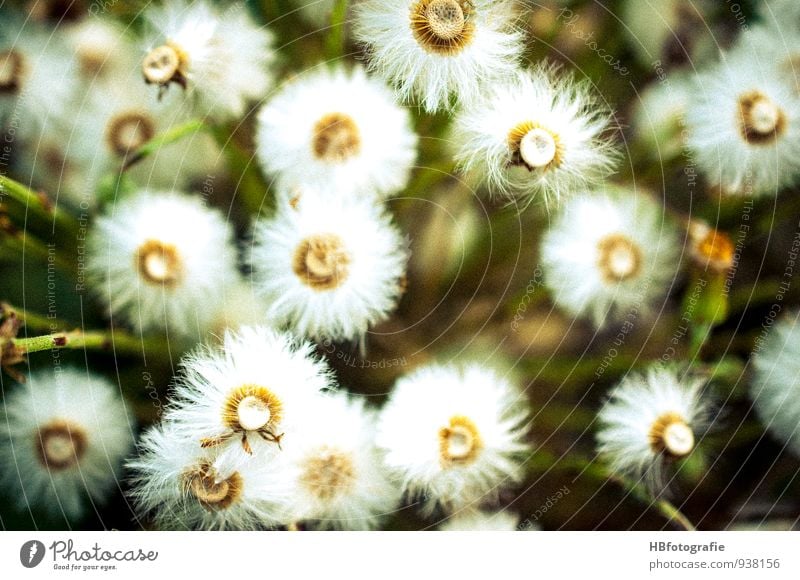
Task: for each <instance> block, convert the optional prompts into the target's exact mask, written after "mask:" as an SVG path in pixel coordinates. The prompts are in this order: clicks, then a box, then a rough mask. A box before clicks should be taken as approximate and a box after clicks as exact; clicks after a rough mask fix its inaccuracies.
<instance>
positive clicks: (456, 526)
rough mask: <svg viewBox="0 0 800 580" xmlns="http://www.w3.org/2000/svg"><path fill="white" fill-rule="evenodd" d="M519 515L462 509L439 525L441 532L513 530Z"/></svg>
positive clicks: (515, 527) (517, 522)
mask: <svg viewBox="0 0 800 580" xmlns="http://www.w3.org/2000/svg"><path fill="white" fill-rule="evenodd" d="M518 525H519V516H518V515H517V514H515V513H512V512H510V511H507V510H504V511H499V512H496V513H488V512H484V511H480V510H476V509H471V508H467V509H463V510H460V511H458V512H457V513H455V514H453V515H452V516H450V517H449V518H447V519H446V520H445V521H444V522H443V523H442V524H440V525H439V530H440V531H442V532H514V531H516V530H517V526H518Z"/></svg>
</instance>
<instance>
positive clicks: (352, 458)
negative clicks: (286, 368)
mask: <svg viewBox="0 0 800 580" xmlns="http://www.w3.org/2000/svg"><path fill="white" fill-rule="evenodd" d="M374 439H375V417H374V413H373V412H372V411H368V410H366V409H365V408H364V401H363V400H359V399H355V398H350V397H348V396H347V395H344V394H336V395H332V396H330V397H325V398H321V399H320V401H319V402H318V403H317V404H315V405H314V406H313V410H312V413H311V415H310V416H309V418H308V420H306V422H305V427H304V430H303V433H302V436H300V437H298V438H297V442H296V443H295V445H293V446H291V447H290V448H288V449H287V454H286V457H285V460H286V463H287V467H286V469H287V471H288V472H289V473H290V474H291V475H290V477H291V479H292V482H293V486H292V488H293V490H294V492H293V494H292V499H291V509H290V513H291V514H292V519H293V520H295V521H310V522H311V523H312V525H315V527H319V528H335V529H347V530H363V529H372V528H375V527H376V526H377V525H378V524H379V523H380V521H381V517H382V516H384V517H385V516H387V515H390V514H391V513H392V512H393V511H394V510H395V509H396V508H397V506H398V503H399V501H400V495H401V493H400V490H399V489H397V487H396V486H395V485H394V484H393V483H391V482H390V481H389V480H388V478H387V474H386V473H385V471H386V467H385V466H384V465H383V463H382V461H381V456H380V454H379V453H378V451H377V449H376V448H375V443H374ZM282 459H283V458H282Z"/></svg>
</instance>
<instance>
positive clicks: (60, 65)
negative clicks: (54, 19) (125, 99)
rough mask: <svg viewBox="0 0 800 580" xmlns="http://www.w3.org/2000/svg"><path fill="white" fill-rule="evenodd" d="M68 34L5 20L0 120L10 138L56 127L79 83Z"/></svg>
mask: <svg viewBox="0 0 800 580" xmlns="http://www.w3.org/2000/svg"><path fill="white" fill-rule="evenodd" d="M76 68H77V67H76V66H75V61H74V60H73V59H72V58H70V52H69V50H68V49H67V48H66V46H65V45H64V43H63V39H61V38H60V37H58V35H54V34H51V33H50V32H49V31H47V30H44V29H40V28H39V27H38V26H36V25H33V24H30V23H27V24H25V25H23V23H22V22H19V21H15V20H14V19H11V22H2V23H0V124H1V125H2V126H4V127H5V128H6V131H7V134H8V136H7V137H6V138H7V139H8V138H11V139H20V140H21V141H23V142H28V143H35V142H36V141H37V140H38V139H39V138H41V137H42V135H43V134H44V135H46V134H47V133H48V132H49V131H53V130H54V125H55V124H56V123H55V122H56V120H58V119H60V118H62V117H63V116H64V113H65V110H66V109H67V108H68V107H70V106H71V103H72V98H73V96H74V94H75V90H76V87H77V75H76V70H75V69H76Z"/></svg>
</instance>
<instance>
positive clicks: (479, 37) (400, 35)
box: [354, 0, 523, 111]
mask: <svg viewBox="0 0 800 580" xmlns="http://www.w3.org/2000/svg"><path fill="white" fill-rule="evenodd" d="M514 19H515V15H514V8H513V3H512V2H509V1H507V0H400V1H397V2H385V1H384V0H364V1H362V2H359V3H358V4H357V5H356V6H355V8H354V33H355V37H356V39H357V40H358V41H359V42H361V43H363V44H365V45H366V47H367V52H368V58H369V66H370V70H374V71H375V72H376V73H377V74H379V75H380V76H382V77H384V78H385V79H386V80H387V81H389V82H390V83H392V84H394V85H395V86H397V88H398V90H399V92H400V94H401V96H402V97H403V98H404V99H410V98H411V97H412V96H413V97H415V98H416V99H417V100H418V101H419V102H420V103H421V104H422V105H423V106H424V108H425V109H426V110H428V111H436V110H439V109H443V108H444V109H446V108H450V107H451V105H452V100H451V96H455V97H457V98H458V99H460V100H469V99H470V98H472V97H473V96H474V95H475V94H476V93H478V92H479V91H480V90H481V89H482V87H484V86H486V85H489V84H492V83H494V82H497V81H499V80H502V79H503V78H506V77H508V76H510V75H511V74H512V73H513V72H514V70H515V69H516V67H517V63H518V60H519V58H520V55H521V53H522V50H523V41H522V34H521V33H520V32H519V31H518V30H517V28H516V26H515V23H514Z"/></svg>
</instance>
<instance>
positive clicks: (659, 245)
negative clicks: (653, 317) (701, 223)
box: [541, 191, 681, 327]
mask: <svg viewBox="0 0 800 580" xmlns="http://www.w3.org/2000/svg"><path fill="white" fill-rule="evenodd" d="M680 248H681V245H680V242H679V240H678V236H677V234H676V232H675V231H674V230H673V227H672V226H671V225H670V224H669V223H668V222H666V220H665V216H664V213H663V210H662V208H661V206H660V205H659V204H658V203H657V202H656V201H655V200H653V199H651V198H650V197H649V196H648V195H644V194H641V195H640V194H634V193H633V192H627V191H615V192H612V193H610V194H607V195H601V194H598V195H592V196H587V197H574V198H573V199H571V200H569V201H568V202H567V203H566V205H565V206H564V207H563V209H562V212H561V213H560V215H559V216H558V217H557V218H556V220H555V222H554V223H553V225H552V226H551V228H550V230H549V231H548V232H547V233H546V234H545V236H544V238H543V239H542V245H541V261H542V268H543V270H544V280H545V284H546V285H547V287H548V289H549V290H550V293H551V296H552V298H553V300H554V301H555V303H556V304H557V305H558V306H559V307H560V308H562V309H563V310H565V311H566V312H568V313H569V314H571V315H572V316H577V317H590V318H591V320H592V321H593V322H594V324H595V325H596V326H598V327H600V326H603V325H605V324H607V323H609V322H611V321H613V320H616V319H619V318H621V317H624V316H625V315H626V314H627V312H628V311H629V310H631V309H637V310H638V311H640V312H642V313H646V312H647V311H649V310H651V309H652V308H653V307H654V306H655V304H656V303H657V302H658V300H659V299H661V298H662V297H663V296H664V295H665V294H666V293H667V290H668V289H669V288H670V285H671V284H672V283H673V281H674V279H675V276H676V275H677V271H678V266H679V261H680V260H679V256H680Z"/></svg>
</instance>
